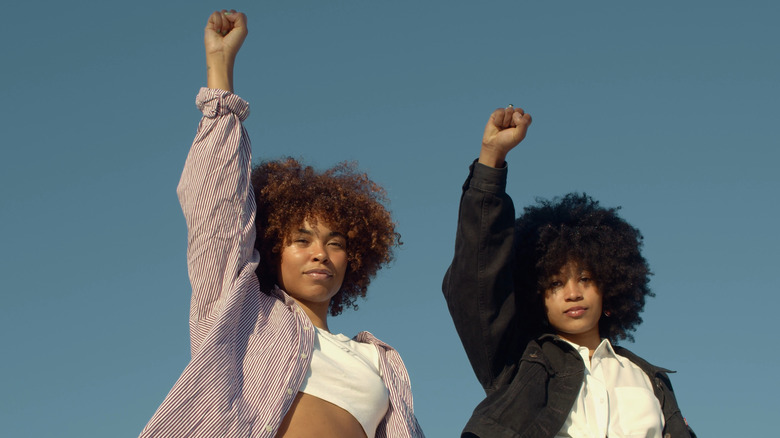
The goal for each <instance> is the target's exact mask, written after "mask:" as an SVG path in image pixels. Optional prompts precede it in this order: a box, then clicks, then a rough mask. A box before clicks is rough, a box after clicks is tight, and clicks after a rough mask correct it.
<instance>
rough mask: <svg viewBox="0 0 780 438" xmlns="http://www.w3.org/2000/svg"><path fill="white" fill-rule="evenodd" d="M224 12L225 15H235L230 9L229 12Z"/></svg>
mask: <svg viewBox="0 0 780 438" xmlns="http://www.w3.org/2000/svg"><path fill="white" fill-rule="evenodd" d="M223 14H225V15H233V13H232V12H230V11H228V12H223Z"/></svg>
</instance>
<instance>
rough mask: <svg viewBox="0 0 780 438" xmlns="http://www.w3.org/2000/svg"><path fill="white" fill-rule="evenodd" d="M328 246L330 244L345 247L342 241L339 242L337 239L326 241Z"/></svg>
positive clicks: (335, 246)
mask: <svg viewBox="0 0 780 438" xmlns="http://www.w3.org/2000/svg"><path fill="white" fill-rule="evenodd" d="M328 246H332V247H334V248H341V249H344V247H346V246H347V245H346V244H345V243H344V242H341V241H339V240H332V241H330V242H328Z"/></svg>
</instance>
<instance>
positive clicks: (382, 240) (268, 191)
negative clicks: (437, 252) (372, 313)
mask: <svg viewBox="0 0 780 438" xmlns="http://www.w3.org/2000/svg"><path fill="white" fill-rule="evenodd" d="M252 187H253V188H254V192H255V201H256V203H257V217H256V218H255V225H256V227H257V239H256V241H255V247H256V248H257V250H258V251H259V253H260V256H261V259H260V265H259V266H258V268H257V274H258V275H257V276H258V278H259V279H260V285H261V286H262V289H263V290H270V289H271V288H273V286H274V285H275V284H278V283H279V281H278V278H277V269H278V267H279V263H280V260H281V259H280V257H281V252H282V248H283V247H284V246H286V245H288V244H290V238H291V232H292V231H293V229H297V227H299V226H300V225H301V224H303V223H304V221H309V222H310V223H311V224H312V225H314V224H316V222H317V221H323V222H325V223H327V224H328V225H329V226H330V227H331V228H333V229H335V230H340V231H341V232H342V233H344V235H345V236H346V237H347V248H346V250H347V260H348V266H347V272H346V275H345V276H344V282H343V284H342V285H341V289H339V291H338V293H337V294H336V295H335V296H334V297H333V298H331V300H330V305H329V311H330V314H331V315H333V316H335V315H338V314H340V313H341V312H342V310H344V308H345V307H352V308H354V309H357V304H356V300H357V297H365V296H366V290H367V289H368V284H369V283H370V282H371V278H373V277H374V275H376V273H377V271H379V269H381V268H382V267H383V266H385V265H387V264H388V263H390V261H392V260H393V249H394V248H395V247H396V246H398V245H400V244H401V241H400V235H399V234H398V233H396V232H395V223H394V222H393V220H392V217H391V216H390V212H389V211H388V210H387V208H386V207H385V204H386V203H387V196H386V193H385V191H384V189H382V187H380V186H379V185H377V184H376V183H374V182H373V181H371V180H370V179H369V178H368V176H367V175H366V174H365V173H360V172H358V171H357V169H356V165H355V163H347V162H343V163H340V164H338V165H336V166H334V167H332V168H331V169H328V170H326V171H324V172H318V171H316V170H314V169H313V168H312V167H311V166H304V165H302V164H301V163H300V162H299V161H297V160H295V159H293V158H286V159H283V160H278V161H267V162H263V163H260V164H258V165H256V166H254V167H253V169H252Z"/></svg>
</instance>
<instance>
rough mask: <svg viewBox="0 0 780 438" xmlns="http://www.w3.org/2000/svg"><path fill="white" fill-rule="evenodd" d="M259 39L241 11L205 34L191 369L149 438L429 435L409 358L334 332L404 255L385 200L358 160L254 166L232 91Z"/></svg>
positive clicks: (215, 21)
mask: <svg viewBox="0 0 780 438" xmlns="http://www.w3.org/2000/svg"><path fill="white" fill-rule="evenodd" d="M246 36H247V19H246V16H245V15H244V14H242V13H238V12H236V11H226V10H222V11H217V12H214V13H213V14H211V16H210V17H209V20H208V22H207V25H206V29H205V49H206V63H207V66H208V70H207V71H208V74H207V84H208V88H203V89H201V90H200V93H199V94H198V97H197V99H196V103H197V106H198V108H199V109H200V110H201V112H202V113H203V118H202V119H201V121H200V124H199V126H198V132H197V134H196V136H195V141H194V142H193V144H192V148H191V149H190V153H189V155H188V157H187V162H186V164H185V166H184V172H183V173H182V177H181V180H180V182H179V187H178V195H179V200H180V202H181V205H182V210H183V211H184V217H185V219H186V221H187V231H188V248H187V262H188V268H189V274H190V282H191V283H192V301H191V307H190V338H191V352H192V359H191V360H190V363H189V364H188V365H187V367H186V368H185V369H184V371H183V372H182V374H181V377H179V380H178V381H177V382H176V384H175V385H174V386H173V388H172V389H171V391H170V392H169V393H168V395H167V397H166V398H165V400H164V401H163V402H162V405H161V406H160V407H159V408H158V409H157V412H156V413H155V414H154V416H153V417H152V419H151V420H150V421H149V423H148V424H147V426H146V428H144V430H143V432H142V433H141V436H143V437H184V436H214V437H217V436H219V437H231V438H234V437H269V438H270V437H318V438H320V437H322V438H374V437H377V438H378V437H382V438H390V437H392V438H395V437H409V438H413V437H422V436H424V435H423V432H422V430H421V429H420V425H419V424H418V422H417V419H416V417H415V415H414V408H413V400H412V393H411V385H410V383H409V375H408V373H407V371H406V368H405V366H404V363H403V361H402V360H401V357H400V355H399V354H398V352H396V351H395V350H394V349H393V348H392V347H390V346H389V345H387V344H385V343H383V342H382V341H380V340H378V339H377V338H375V337H374V336H373V335H371V334H370V333H369V332H360V333H358V334H357V336H355V337H354V338H349V337H346V336H344V335H341V334H335V333H330V331H329V329H328V316H329V315H331V316H334V315H338V314H339V313H341V312H342V310H344V309H345V308H357V305H356V300H357V299H358V298H359V297H365V295H366V290H367V288H368V285H369V283H370V282H371V279H372V278H373V277H374V276H375V275H376V273H377V271H379V269H381V268H382V267H383V266H386V265H387V264H388V263H389V262H390V261H391V260H392V259H393V250H394V248H395V247H396V246H397V245H400V240H399V235H398V233H396V231H395V223H394V222H393V220H392V217H391V215H390V212H389V211H388V210H387V208H386V207H385V204H386V203H387V200H386V197H385V192H384V190H383V189H382V188H381V187H380V186H378V185H377V184H375V183H374V182H372V181H371V180H370V179H369V178H368V177H367V176H366V175H365V174H364V173H361V172H359V171H357V170H356V169H355V166H354V165H352V164H349V163H344V164H340V165H337V166H336V167H334V168H332V169H329V170H327V171H324V172H318V171H316V170H314V169H313V168H311V167H309V166H305V165H303V164H301V163H300V162H298V161H297V160H294V159H292V158H288V159H284V160H279V161H267V162H264V163H261V164H259V165H257V166H254V167H253V166H252V164H251V161H252V159H251V146H250V142H249V136H248V135H247V132H246V130H245V129H244V128H243V126H242V122H243V121H244V120H245V119H246V117H247V116H248V115H249V104H248V103H247V102H246V101H244V100H242V99H241V98H239V97H238V96H237V95H235V94H233V67H234V63H235V58H236V55H237V54H238V51H239V49H240V47H241V45H242V44H243V42H244V40H245V38H246Z"/></svg>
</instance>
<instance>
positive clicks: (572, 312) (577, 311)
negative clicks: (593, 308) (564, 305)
mask: <svg viewBox="0 0 780 438" xmlns="http://www.w3.org/2000/svg"><path fill="white" fill-rule="evenodd" d="M586 310H588V308H587V307H582V306H576V307H570V308H568V309H566V310H565V311H564V312H563V313H564V314H565V315H566V316H570V317H572V318H579V317H581V316H582V315H584V314H585V311H586Z"/></svg>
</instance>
